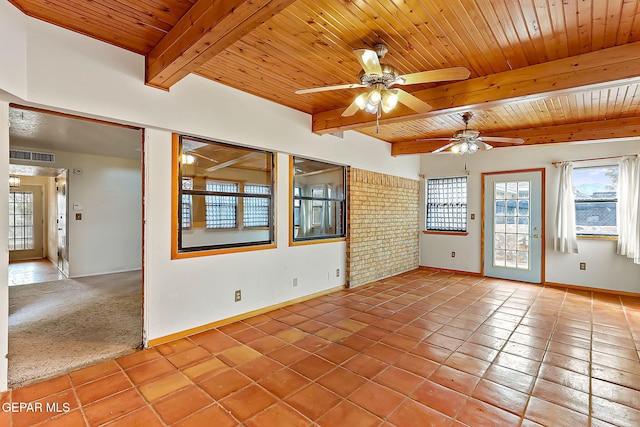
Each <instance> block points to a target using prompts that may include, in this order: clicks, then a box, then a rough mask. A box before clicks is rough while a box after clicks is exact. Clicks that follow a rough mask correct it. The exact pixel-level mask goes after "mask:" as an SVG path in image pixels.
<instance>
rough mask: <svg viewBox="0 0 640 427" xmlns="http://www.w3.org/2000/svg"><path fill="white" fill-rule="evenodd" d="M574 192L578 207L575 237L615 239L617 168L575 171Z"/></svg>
mask: <svg viewBox="0 0 640 427" xmlns="http://www.w3.org/2000/svg"><path fill="white" fill-rule="evenodd" d="M573 192H574V199H575V205H576V234H578V235H592V236H615V235H617V234H618V228H617V225H616V221H617V220H616V210H617V206H618V166H617V165H611V166H598V167H588V168H575V169H574V170H573Z"/></svg>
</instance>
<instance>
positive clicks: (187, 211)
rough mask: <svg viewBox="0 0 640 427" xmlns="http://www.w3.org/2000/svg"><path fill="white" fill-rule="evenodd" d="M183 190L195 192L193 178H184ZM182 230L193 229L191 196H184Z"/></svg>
mask: <svg viewBox="0 0 640 427" xmlns="http://www.w3.org/2000/svg"><path fill="white" fill-rule="evenodd" d="M182 189H183V190H193V178H182ZM181 218H182V228H191V196H190V195H188V194H183V195H182V217H181Z"/></svg>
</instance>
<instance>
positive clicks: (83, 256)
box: [12, 146, 142, 277]
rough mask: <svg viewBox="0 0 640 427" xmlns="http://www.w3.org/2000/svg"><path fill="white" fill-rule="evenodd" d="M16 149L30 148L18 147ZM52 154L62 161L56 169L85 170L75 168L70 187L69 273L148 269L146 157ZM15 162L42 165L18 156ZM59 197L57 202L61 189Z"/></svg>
mask: <svg viewBox="0 0 640 427" xmlns="http://www.w3.org/2000/svg"><path fill="white" fill-rule="evenodd" d="M12 148H18V149H24V150H29V149H30V148H29V147H13V146H12ZM35 151H42V150H35ZM47 152H51V153H54V154H55V155H56V161H55V163H53V164H52V165H50V166H51V167H54V168H65V169H69V170H70V171H71V170H73V169H77V168H80V169H81V170H82V173H81V174H74V173H72V172H69V181H68V184H67V185H68V188H69V193H68V198H69V222H68V226H69V232H68V239H69V276H70V277H82V276H92V275H96V274H107V273H115V272H120V271H131V270H138V269H140V268H141V267H142V171H141V163H140V160H132V159H123V158H117V157H106V156H94V155H90V154H80V153H68V152H63V151H51V150H48V151H47ZM14 162H15V163H16V164H33V165H36V164H38V163H29V162H21V161H17V160H16V161H14ZM54 190H55V187H54ZM53 197H54V200H55V197H56V196H55V193H54V195H53ZM54 203H55V202H54ZM74 205H80V206H82V208H81V209H75V210H74ZM54 208H55V204H54ZM76 213H81V214H82V220H79V221H78V220H76V219H75V214H76ZM54 215H55V211H54ZM56 243H57V242H56ZM56 250H57V248H56Z"/></svg>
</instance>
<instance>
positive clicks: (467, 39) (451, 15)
mask: <svg viewBox="0 0 640 427" xmlns="http://www.w3.org/2000/svg"><path fill="white" fill-rule="evenodd" d="M432 3H433V2H429V5H430V7H431V8H433V7H434V5H431V4H432ZM436 3H439V4H438V9H439V10H440V15H441V16H442V18H443V19H444V22H446V23H447V26H449V27H450V28H451V29H450V30H449V31H450V32H448V33H445V34H446V35H447V36H448V37H450V38H451V39H452V42H453V43H454V44H455V45H456V46H457V47H458V49H460V50H461V51H462V52H464V55H465V57H467V58H468V60H469V62H470V63H471V65H472V68H471V69H472V70H473V72H475V74H476V75H480V76H484V75H487V74H492V72H493V67H492V65H491V59H490V58H488V57H487V56H486V55H480V54H476V53H479V52H484V51H482V50H481V49H480V47H479V44H481V45H484V47H487V45H486V43H485V42H484V39H483V38H482V37H481V33H480V30H479V29H478V28H477V27H475V23H473V22H471V19H470V18H469V16H468V15H467V14H466V11H465V10H464V8H463V7H456V6H458V5H459V4H458V3H456V2H453V1H451V0H438V2H436ZM432 13H433V12H432ZM465 15H466V17H465ZM468 28H473V29H474V31H476V32H477V34H476V36H475V37H474V35H473V34H471V33H470V31H469V30H468ZM443 29H445V31H447V29H446V28H444V27H443ZM452 35H453V36H455V37H452ZM478 36H480V37H478ZM496 62H500V61H499V60H498V61H496ZM502 63H503V64H506V61H505V60H504V59H502Z"/></svg>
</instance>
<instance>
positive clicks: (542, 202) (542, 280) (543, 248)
mask: <svg viewBox="0 0 640 427" xmlns="http://www.w3.org/2000/svg"><path fill="white" fill-rule="evenodd" d="M526 172H540V179H541V189H540V192H541V194H540V210H541V212H540V216H541V218H540V223H541V224H542V225H541V228H542V230H541V231H542V232H541V233H540V239H542V242H541V248H540V284H541V285H543V284H544V283H545V282H546V280H545V271H546V268H545V260H546V247H547V244H546V241H547V239H546V234H547V233H546V230H547V227H546V217H547V215H546V212H547V211H546V194H547V181H546V172H547V169H546V168H534V169H518V170H505V171H496V172H482V174H481V183H480V191H481V194H482V196H481V202H480V215H481V216H480V218H481V221H480V275H482V277H487V276H486V275H485V271H484V261H485V260H484V249H485V244H486V243H485V241H484V240H485V239H484V235H485V221H486V220H487V219H486V218H485V215H484V212H485V198H486V194H485V191H484V187H485V178H486V177H487V176H489V175H507V174H514V173H526ZM503 280H507V279H503Z"/></svg>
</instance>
